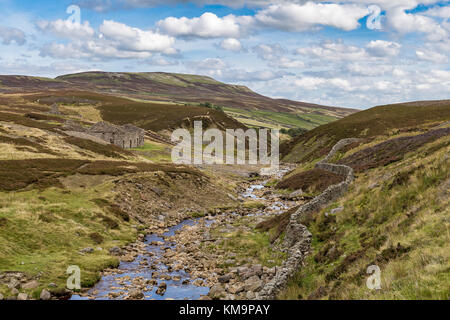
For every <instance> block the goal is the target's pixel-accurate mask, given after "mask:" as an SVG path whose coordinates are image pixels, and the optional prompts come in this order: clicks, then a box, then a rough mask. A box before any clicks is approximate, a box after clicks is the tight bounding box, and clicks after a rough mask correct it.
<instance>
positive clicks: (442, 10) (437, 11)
mask: <svg viewBox="0 0 450 320" xmlns="http://www.w3.org/2000/svg"><path fill="white" fill-rule="evenodd" d="M423 14H424V15H427V16H432V17H439V18H446V19H449V18H450V7H434V8H431V9H428V10H427V11H425V12H423Z"/></svg>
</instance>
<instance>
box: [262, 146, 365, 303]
mask: <svg viewBox="0 0 450 320" xmlns="http://www.w3.org/2000/svg"><path fill="white" fill-rule="evenodd" d="M358 141H359V139H356V138H349V139H342V140H340V141H339V142H338V143H336V144H335V145H334V146H333V148H332V149H331V151H330V152H329V154H328V155H327V156H326V157H325V158H324V159H323V160H321V161H320V162H318V163H317V164H316V168H320V169H323V170H326V171H330V172H333V173H336V174H339V175H345V176H346V179H345V181H343V182H341V183H339V184H335V185H332V186H329V187H328V188H327V189H326V190H325V191H324V192H322V193H321V194H320V195H318V196H317V197H315V198H314V199H313V200H311V201H309V202H308V203H306V204H304V205H302V206H301V207H300V208H299V209H298V210H297V211H296V212H295V213H294V214H293V215H292V216H291V219H290V222H289V225H288V227H287V229H286V236H285V242H284V244H283V245H284V246H285V248H286V250H287V252H288V258H287V260H286V261H285V262H284V263H283V265H282V266H281V267H280V268H278V269H277V273H276V275H275V277H274V278H272V280H271V281H269V282H268V283H266V284H265V286H264V287H263V289H262V290H261V291H260V292H259V294H258V296H257V298H258V299H259V300H271V299H275V298H276V296H277V294H278V293H279V292H280V291H281V290H282V289H283V288H285V287H286V285H287V283H288V281H289V279H290V278H291V277H292V275H293V274H294V273H295V272H296V271H297V270H298V269H299V267H300V266H301V265H302V264H303V262H304V259H305V257H306V255H307V254H308V252H309V251H310V249H311V238H312V234H311V233H310V232H309V231H308V229H307V228H306V227H305V226H304V225H303V224H301V223H300V221H301V220H302V218H304V217H305V216H307V215H309V214H312V213H314V212H317V211H319V210H320V209H322V208H324V207H325V206H327V205H328V204H329V203H331V202H333V201H335V200H336V199H338V198H339V197H341V196H342V195H343V194H345V192H347V190H348V187H349V185H350V184H351V183H352V182H353V180H354V172H353V169H352V168H350V167H349V166H346V165H337V164H332V163H328V161H329V160H330V159H331V158H332V157H333V156H334V155H335V154H336V152H338V151H339V150H340V149H342V148H343V147H345V146H347V145H349V144H352V143H355V142H358Z"/></svg>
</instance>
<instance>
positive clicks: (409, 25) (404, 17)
mask: <svg viewBox="0 0 450 320" xmlns="http://www.w3.org/2000/svg"><path fill="white" fill-rule="evenodd" d="M386 15H387V18H388V23H389V25H390V26H391V27H392V28H393V29H394V30H396V31H399V32H401V33H412V32H421V33H425V34H427V38H428V39H429V40H430V41H440V40H445V39H448V37H449V35H448V32H447V31H446V30H445V29H444V28H443V27H442V26H441V25H440V24H439V23H438V22H436V21H435V20H434V19H432V18H430V17H426V16H424V15H421V14H411V13H406V12H405V10H404V8H395V9H392V10H390V11H388V12H387V13H386Z"/></svg>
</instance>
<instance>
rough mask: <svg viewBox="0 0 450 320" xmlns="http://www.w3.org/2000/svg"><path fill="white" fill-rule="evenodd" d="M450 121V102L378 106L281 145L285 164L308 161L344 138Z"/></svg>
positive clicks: (421, 102)
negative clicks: (286, 162) (287, 162)
mask: <svg viewBox="0 0 450 320" xmlns="http://www.w3.org/2000/svg"><path fill="white" fill-rule="evenodd" d="M448 120H450V100H439V101H417V102H410V103H402V104H394V105H386V106H378V107H374V108H371V109H368V110H365V111H361V112H358V113H355V114H352V115H350V116H348V117H346V118H343V119H340V120H338V121H335V122H332V123H328V124H325V125H322V126H320V127H317V128H315V129H313V130H311V131H309V132H307V133H305V134H303V135H301V136H298V137H296V138H295V139H293V140H292V141H290V142H288V143H286V144H284V145H282V146H281V153H282V155H283V158H284V160H285V161H289V162H306V161H310V160H313V159H316V158H318V157H321V156H323V155H325V154H327V153H328V152H329V151H330V149H331V148H332V146H333V145H334V144H335V143H336V142H338V141H339V140H341V139H344V138H364V139H367V140H370V139H371V138H373V137H375V136H379V135H383V134H389V133H392V132H401V131H407V130H415V129H417V128H422V127H424V126H432V125H433V124H434V123H437V122H442V121H448Z"/></svg>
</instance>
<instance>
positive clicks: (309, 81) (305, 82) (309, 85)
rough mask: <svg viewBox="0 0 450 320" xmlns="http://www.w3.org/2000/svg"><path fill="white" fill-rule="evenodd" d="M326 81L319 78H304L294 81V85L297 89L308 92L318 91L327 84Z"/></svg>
mask: <svg viewBox="0 0 450 320" xmlns="http://www.w3.org/2000/svg"><path fill="white" fill-rule="evenodd" d="M325 82H326V80H325V79H323V78H318V77H303V78H301V79H297V80H295V81H294V84H295V85H296V86H297V87H300V88H303V89H307V90H316V89H317V88H318V86H319V85H321V84H323V83H325Z"/></svg>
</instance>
